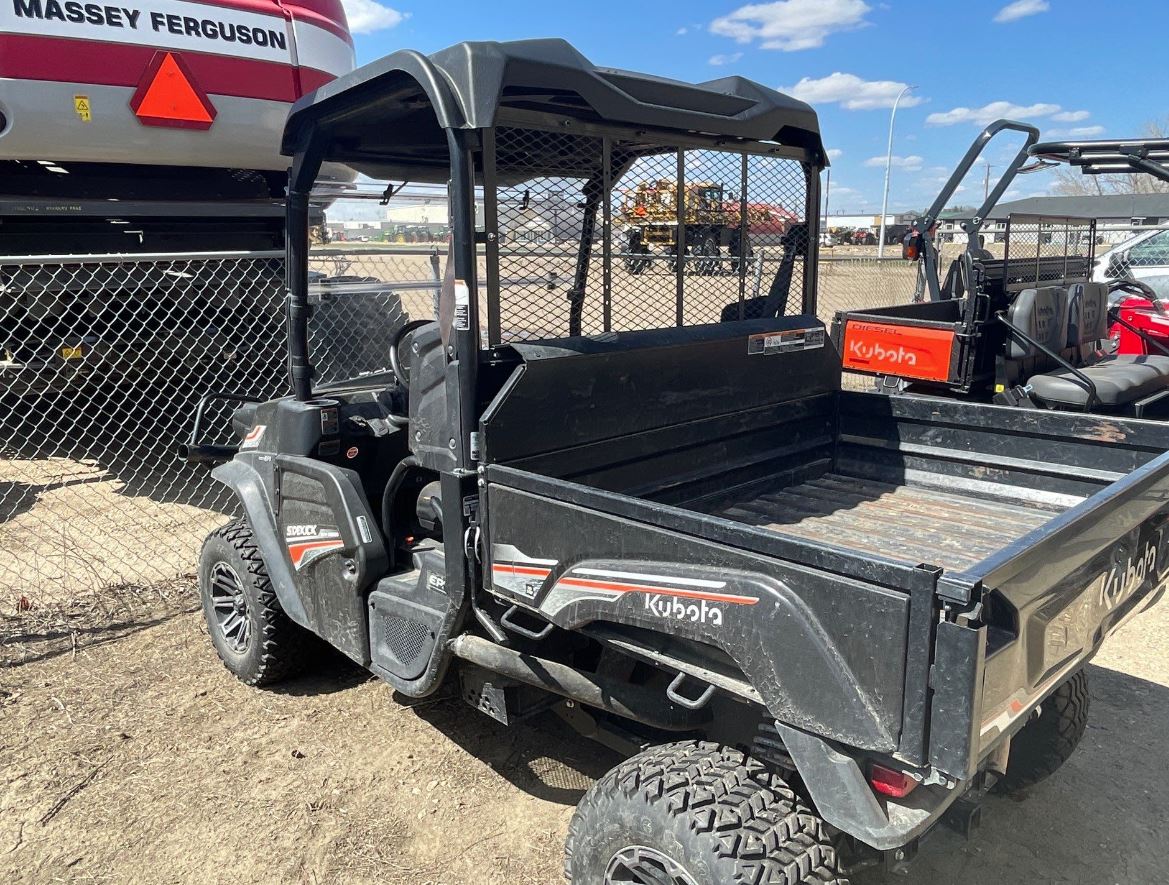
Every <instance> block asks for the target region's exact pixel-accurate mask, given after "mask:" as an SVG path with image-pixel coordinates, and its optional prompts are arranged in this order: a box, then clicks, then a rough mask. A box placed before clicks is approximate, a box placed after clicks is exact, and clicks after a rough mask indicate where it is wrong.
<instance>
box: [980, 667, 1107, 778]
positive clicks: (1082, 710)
mask: <svg viewBox="0 0 1169 885" xmlns="http://www.w3.org/2000/svg"><path fill="white" fill-rule="evenodd" d="M1089 701H1090V698H1089V695H1088V674H1087V673H1085V672H1084V671H1083V670H1079V671H1077V672H1076V673H1075V674H1074V675H1073V676H1072V677H1071V678H1070V679H1069V680H1068V681H1067V682H1065V683H1063V684H1062V685H1061V686H1060V687H1059V688H1057V689H1056V690H1055V692H1054V693H1053V694H1052V695H1051V697H1049V698H1048V699H1047V700H1045V701H1044V702H1043V703H1042V704H1041V705H1040V707H1039V716H1038V718H1036V719H1032V720H1031V721H1030V722H1028V723H1027V724H1026V725H1024V726H1023V728H1022V730H1021V731H1020V732H1019V733H1018V734H1016V735H1015V737H1014V738H1013V739H1012V740H1011V755H1010V758H1009V760H1008V761H1007V773H1006V775H1005V776H1004V777H1003V778H1002V779H1001V780H1000V781H999V782H998V783H997V784H995V792H998V793H1004V794H1005V793H1014V792H1017V791H1019V790H1023V789H1026V788H1027V787H1032V786H1034V785H1035V784H1037V783H1039V782H1040V781H1042V780H1044V779H1045V778H1047V777H1050V776H1051V775H1052V774H1054V773H1055V772H1056V770H1057V769H1058V768H1059V767H1060V766H1061V765H1063V764H1064V763H1065V762H1067V760H1068V758H1069V757H1070V756H1071V755H1072V753H1074V752H1075V751H1076V747H1078V746H1079V744H1080V739H1081V738H1082V737H1083V736H1084V729H1085V728H1086V727H1087V725H1088V708H1089V706H1090V703H1089Z"/></svg>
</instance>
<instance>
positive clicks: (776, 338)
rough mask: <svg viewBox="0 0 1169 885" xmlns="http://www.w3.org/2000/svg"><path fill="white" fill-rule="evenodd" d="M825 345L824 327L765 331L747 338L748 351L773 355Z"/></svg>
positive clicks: (762, 354) (813, 348)
mask: <svg viewBox="0 0 1169 885" xmlns="http://www.w3.org/2000/svg"><path fill="white" fill-rule="evenodd" d="M823 346H824V329H823V328H822V327H819V326H817V327H815V328H811V329H785V330H784V331H782V332H764V333H762V334H760V335H752V336H751V337H750V338H748V339H747V353H749V354H755V355H761V356H771V355H773V354H777V353H788V352H789V351H793V350H815V349H816V348H817V347H823Z"/></svg>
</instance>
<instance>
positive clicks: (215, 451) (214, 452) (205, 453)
mask: <svg viewBox="0 0 1169 885" xmlns="http://www.w3.org/2000/svg"><path fill="white" fill-rule="evenodd" d="M238 451H239V446H214V445H201V444H196V443H179V457H180V458H182V459H183V460H184V461H186V462H187V463H188V464H206V465H207V466H209V467H214V466H215V465H216V464H224V463H226V462H227V461H230V460H231V459H232V458H234V457H235V453H236V452H238Z"/></svg>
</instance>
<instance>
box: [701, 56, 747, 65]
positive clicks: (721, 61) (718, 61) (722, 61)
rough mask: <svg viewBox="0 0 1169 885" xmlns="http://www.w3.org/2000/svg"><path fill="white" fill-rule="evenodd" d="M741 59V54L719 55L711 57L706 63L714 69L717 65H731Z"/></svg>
mask: <svg viewBox="0 0 1169 885" xmlns="http://www.w3.org/2000/svg"><path fill="white" fill-rule="evenodd" d="M742 57H743V53H741V52H728V53H719V54H718V55H712V56H711V57H710V60H709V62H708V63H709V64H712V65H714V66H715V67H718V66H719V65H733V64H734V63H735V62H737V61H738V60H739V59H740V58H742Z"/></svg>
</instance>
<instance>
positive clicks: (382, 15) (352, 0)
mask: <svg viewBox="0 0 1169 885" xmlns="http://www.w3.org/2000/svg"><path fill="white" fill-rule="evenodd" d="M341 2H342V3H343V5H344V6H345V18H346V19H348V21H349V30H350V31H351V32H352V33H354V34H369V33H372V32H373V31H384V30H386V29H387V28H393V27H397V26H398V25H400V24H401V23H402V20H403V19H405V18H406V15H405V14H404V13H401V12H398V10H396V9H392V8H391V7H389V6H384V5H382V4H381V3H378V2H377V0H341Z"/></svg>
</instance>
